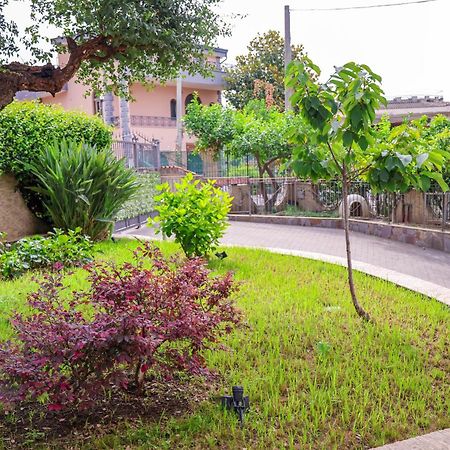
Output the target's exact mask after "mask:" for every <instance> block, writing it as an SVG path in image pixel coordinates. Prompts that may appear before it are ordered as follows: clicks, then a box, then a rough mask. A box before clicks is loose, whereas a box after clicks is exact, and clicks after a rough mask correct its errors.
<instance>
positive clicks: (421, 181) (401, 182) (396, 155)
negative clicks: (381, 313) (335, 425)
mask: <svg viewBox="0 0 450 450" xmlns="http://www.w3.org/2000/svg"><path fill="white" fill-rule="evenodd" d="M312 72H313V73H315V74H316V75H317V76H319V75H320V69H319V67H317V66H316V65H315V64H313V63H312V61H311V60H310V59H309V58H303V59H302V60H300V61H293V62H292V63H291V64H290V66H289V67H288V73H287V85H288V86H289V87H291V88H293V90H294V94H293V95H292V97H291V102H292V104H293V105H294V106H295V107H297V108H298V110H299V113H300V115H301V116H302V117H303V118H304V119H305V120H306V121H307V122H308V123H309V124H310V126H311V128H312V131H313V133H312V134H311V135H310V139H312V140H313V142H315V143H316V144H317V145H313V146H307V145H304V143H305V141H304V140H305V136H304V132H303V130H302V129H299V130H296V129H295V128H293V129H292V130H291V138H292V139H293V140H294V141H296V142H297V144H298V145H297V147H296V149H295V150H294V156H293V158H292V162H291V167H292V169H293V170H294V171H295V172H296V173H297V174H298V175H300V176H303V177H310V178H312V179H313V180H317V179H320V178H339V179H340V180H341V182H342V193H343V198H342V203H343V223H344V231H345V243H346V253H347V270H348V282H349V288H350V293H351V298H352V301H353V305H354V307H355V309H356V311H357V313H358V314H359V315H360V316H361V317H363V318H364V319H366V320H370V315H369V314H368V313H367V311H365V309H364V308H363V307H362V306H361V304H360V303H359V301H358V298H357V295H356V290H355V285H354V281H353V270H352V258H351V246H350V233H349V215H350V211H349V209H350V208H349V202H348V194H349V187H350V183H351V182H352V181H354V180H359V179H366V180H367V181H368V182H369V183H370V185H371V186H372V187H373V188H374V189H375V190H378V191H390V192H406V191H407V190H408V189H411V188H415V189H419V190H427V189H428V188H429V186H430V180H436V181H437V182H438V183H439V184H440V185H441V187H442V189H443V190H447V189H448V186H447V185H446V183H445V182H444V180H443V177H442V171H443V170H444V168H445V164H446V161H447V160H448V159H449V156H450V155H449V153H448V152H447V151H446V150H443V149H442V148H440V147H439V146H438V145H433V144H431V143H430V142H428V144H427V145H425V141H424V139H422V136H423V127H424V126H425V123H424V122H423V121H416V122H413V123H404V124H403V125H401V126H400V127H396V128H393V129H391V127H390V124H389V123H388V122H387V121H386V120H385V121H382V123H381V124H379V125H378V127H374V126H373V124H374V121H375V110H376V109H377V108H378V106H379V105H380V103H386V100H385V98H384V96H383V91H382V89H381V86H380V84H381V77H380V76H379V75H377V74H376V73H374V72H373V71H372V70H371V69H370V68H369V67H368V66H367V65H364V64H356V63H354V62H351V63H348V64H345V65H344V66H343V67H337V68H336V72H335V73H334V74H333V75H331V77H330V78H329V79H328V81H326V82H325V83H319V82H317V81H316V80H315V79H314V78H313V77H312V76H311V73H312Z"/></svg>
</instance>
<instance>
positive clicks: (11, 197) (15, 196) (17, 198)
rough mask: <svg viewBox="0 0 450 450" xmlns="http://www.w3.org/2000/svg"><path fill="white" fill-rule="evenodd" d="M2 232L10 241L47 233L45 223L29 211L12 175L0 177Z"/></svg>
mask: <svg viewBox="0 0 450 450" xmlns="http://www.w3.org/2000/svg"><path fill="white" fill-rule="evenodd" d="M0 231H3V232H5V233H6V234H7V240H8V241H16V240H17V239H20V238H22V237H24V236H29V235H31V234H36V233H42V232H44V231H46V228H45V226H44V225H43V223H42V222H41V221H40V220H39V219H37V217H36V216H35V215H34V214H33V213H32V212H31V211H30V210H29V209H28V207H27V206H26V204H25V201H24V200H23V198H22V195H21V193H20V192H19V191H18V190H17V181H16V179H15V178H14V177H13V176H12V175H7V174H2V175H0Z"/></svg>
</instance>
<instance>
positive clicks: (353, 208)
mask: <svg viewBox="0 0 450 450" xmlns="http://www.w3.org/2000/svg"><path fill="white" fill-rule="evenodd" d="M362 215H363V213H362V205H361V203H360V202H352V203H351V204H350V217H361V216H362Z"/></svg>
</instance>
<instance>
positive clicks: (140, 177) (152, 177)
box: [115, 172, 161, 220]
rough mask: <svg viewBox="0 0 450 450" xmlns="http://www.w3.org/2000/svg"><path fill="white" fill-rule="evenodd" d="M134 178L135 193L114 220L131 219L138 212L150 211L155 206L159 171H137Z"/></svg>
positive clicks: (159, 179)
mask: <svg viewBox="0 0 450 450" xmlns="http://www.w3.org/2000/svg"><path fill="white" fill-rule="evenodd" d="M136 178H137V181H138V184H139V188H138V190H137V191H136V193H135V194H134V195H133V196H132V197H131V198H130V199H129V200H127V201H126V202H125V203H124V204H123V206H122V208H121V209H120V211H119V212H118V213H117V214H116V217H115V220H124V219H131V218H132V217H136V216H138V215H139V214H147V213H149V212H152V211H153V209H154V206H155V201H154V198H155V195H156V186H157V185H158V184H160V183H161V178H160V176H159V173H156V172H155V173H137V174H136Z"/></svg>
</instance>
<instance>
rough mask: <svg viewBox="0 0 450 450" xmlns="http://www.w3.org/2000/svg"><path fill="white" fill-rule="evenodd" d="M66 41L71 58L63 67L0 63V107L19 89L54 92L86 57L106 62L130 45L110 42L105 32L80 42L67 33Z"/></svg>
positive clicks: (72, 74)
mask: <svg viewBox="0 0 450 450" xmlns="http://www.w3.org/2000/svg"><path fill="white" fill-rule="evenodd" d="M66 42H67V48H68V50H69V60H68V62H67V64H66V65H65V66H64V67H62V68H60V67H55V66H53V65H52V64H50V63H49V64H45V65H43V66H31V65H28V64H21V63H18V62H12V63H10V64H6V65H3V66H0V109H2V108H3V107H5V106H6V105H7V104H9V103H10V102H11V101H12V100H13V99H14V96H15V95H16V93H17V92H19V91H31V92H49V93H50V94H52V95H53V96H54V95H55V94H56V93H57V92H60V91H61V90H62V89H63V87H64V85H65V84H66V83H67V82H68V81H69V80H70V79H71V78H72V77H73V76H74V75H75V73H76V72H77V70H78V69H79V68H80V66H81V63H82V62H83V61H87V60H95V61H99V62H104V61H107V60H109V59H111V58H113V57H114V56H115V55H117V54H120V53H123V52H124V51H126V49H127V46H125V45H121V46H117V47H114V46H112V45H109V44H108V37H106V36H96V37H94V38H91V39H89V40H88V41H86V42H84V43H83V44H80V45H78V44H77V43H76V41H75V39H73V38H71V37H66ZM99 53H102V54H99Z"/></svg>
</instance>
